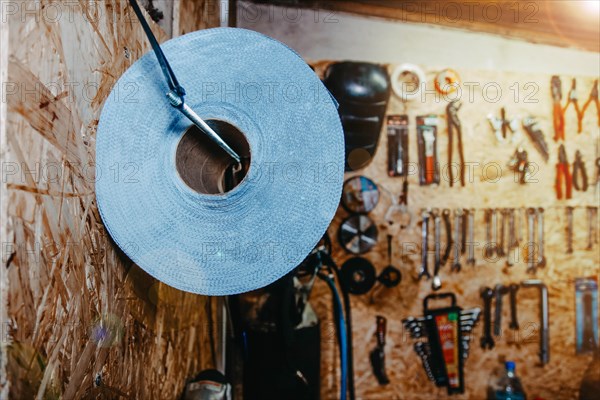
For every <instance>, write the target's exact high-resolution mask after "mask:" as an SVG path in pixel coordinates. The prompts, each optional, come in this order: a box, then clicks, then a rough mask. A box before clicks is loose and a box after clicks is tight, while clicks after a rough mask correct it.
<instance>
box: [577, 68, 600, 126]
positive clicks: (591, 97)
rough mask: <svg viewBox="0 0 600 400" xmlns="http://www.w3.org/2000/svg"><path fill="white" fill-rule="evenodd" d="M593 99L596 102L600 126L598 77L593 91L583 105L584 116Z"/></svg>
mask: <svg viewBox="0 0 600 400" xmlns="http://www.w3.org/2000/svg"><path fill="white" fill-rule="evenodd" d="M592 101H593V102H594V103H596V115H597V116H598V126H600V101H598V79H596V80H595V81H594V86H593V87H592V91H591V92H590V97H589V98H588V99H587V101H586V102H585V104H584V105H583V108H582V109H581V116H582V118H583V115H584V114H585V111H586V110H587V108H588V106H589V105H590V104H591V103H592Z"/></svg>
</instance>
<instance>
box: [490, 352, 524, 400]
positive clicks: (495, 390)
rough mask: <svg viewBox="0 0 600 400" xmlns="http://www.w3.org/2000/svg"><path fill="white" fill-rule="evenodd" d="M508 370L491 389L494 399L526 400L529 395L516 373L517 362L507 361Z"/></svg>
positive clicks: (491, 397) (491, 396) (491, 395)
mask: <svg viewBox="0 0 600 400" xmlns="http://www.w3.org/2000/svg"><path fill="white" fill-rule="evenodd" d="M505 365H506V372H505V373H504V375H502V377H501V378H500V379H498V380H497V382H496V383H495V384H493V385H492V387H491V388H490V391H489V394H490V396H489V398H490V399H492V400H526V399H527V396H526V395H525V391H524V390H523V386H522V385H521V380H520V379H519V378H517V376H516V375H515V363H514V362H513V361H507V362H506V364H505Z"/></svg>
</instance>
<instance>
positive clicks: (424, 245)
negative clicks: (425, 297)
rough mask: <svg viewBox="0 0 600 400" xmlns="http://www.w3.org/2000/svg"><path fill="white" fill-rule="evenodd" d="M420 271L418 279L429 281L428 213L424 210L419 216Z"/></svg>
mask: <svg viewBox="0 0 600 400" xmlns="http://www.w3.org/2000/svg"><path fill="white" fill-rule="evenodd" d="M421 218H422V220H423V221H422V222H421V271H419V279H422V278H423V277H425V278H427V279H431V274H430V273H429V269H428V268H427V258H428V257H427V253H428V250H429V249H428V246H429V240H428V239H429V211H427V210H425V211H423V213H422V214H421Z"/></svg>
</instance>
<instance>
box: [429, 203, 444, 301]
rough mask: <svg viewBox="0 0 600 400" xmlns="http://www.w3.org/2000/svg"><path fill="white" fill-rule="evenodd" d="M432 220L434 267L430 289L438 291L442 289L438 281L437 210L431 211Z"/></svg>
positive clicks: (439, 256)
mask: <svg viewBox="0 0 600 400" xmlns="http://www.w3.org/2000/svg"><path fill="white" fill-rule="evenodd" d="M431 216H432V218H433V227H434V232H433V238H434V241H435V242H434V267H433V281H431V289H433V290H440V289H441V288H442V280H441V279H440V264H441V254H440V253H441V247H442V244H441V228H442V226H441V218H440V214H439V213H438V210H437V209H433V210H432V211H431Z"/></svg>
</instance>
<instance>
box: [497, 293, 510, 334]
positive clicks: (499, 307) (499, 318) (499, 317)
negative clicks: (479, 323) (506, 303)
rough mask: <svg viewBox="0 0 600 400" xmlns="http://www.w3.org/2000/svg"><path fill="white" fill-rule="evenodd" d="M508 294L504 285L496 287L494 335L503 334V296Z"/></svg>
mask: <svg viewBox="0 0 600 400" xmlns="http://www.w3.org/2000/svg"><path fill="white" fill-rule="evenodd" d="M507 293H508V288H507V287H506V286H504V285H502V284H498V285H496V287H495V288H494V295H495V298H496V309H495V310H494V335H496V336H500V335H501V334H502V296H504V295H505V294H507Z"/></svg>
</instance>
